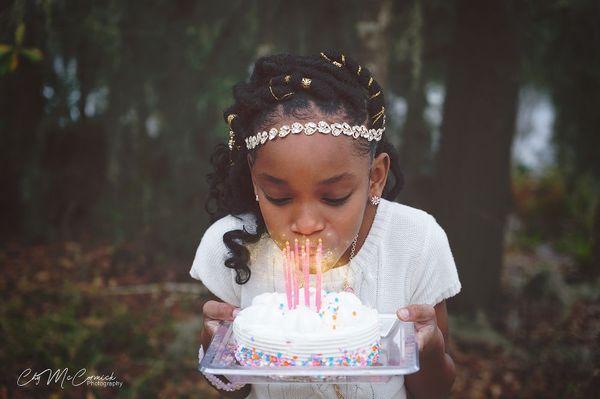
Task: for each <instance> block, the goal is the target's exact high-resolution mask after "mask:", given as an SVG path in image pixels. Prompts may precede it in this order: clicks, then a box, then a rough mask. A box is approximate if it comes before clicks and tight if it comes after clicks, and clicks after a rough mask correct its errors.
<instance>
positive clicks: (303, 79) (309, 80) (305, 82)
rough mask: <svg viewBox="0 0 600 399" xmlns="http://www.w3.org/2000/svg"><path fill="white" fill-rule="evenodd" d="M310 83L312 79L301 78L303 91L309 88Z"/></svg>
mask: <svg viewBox="0 0 600 399" xmlns="http://www.w3.org/2000/svg"><path fill="white" fill-rule="evenodd" d="M311 82H312V79H310V78H302V87H304V88H305V89H308V88H309V87H310V83H311Z"/></svg>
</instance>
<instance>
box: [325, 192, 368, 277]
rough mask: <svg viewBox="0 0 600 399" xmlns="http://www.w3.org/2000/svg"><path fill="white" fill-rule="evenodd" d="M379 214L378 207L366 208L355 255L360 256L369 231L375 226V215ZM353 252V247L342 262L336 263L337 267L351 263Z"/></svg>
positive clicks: (343, 257) (342, 258)
mask: <svg viewBox="0 0 600 399" xmlns="http://www.w3.org/2000/svg"><path fill="white" fill-rule="evenodd" d="M376 213H377V207H376V206H372V205H370V204H368V205H367V207H366V208H365V213H364V216H363V220H362V224H361V225H360V229H359V230H358V239H357V240H356V248H355V250H354V255H355V256H356V254H358V251H360V249H361V248H362V246H363V244H364V243H365V241H366V239H367V236H368V235H369V231H370V230H371V226H372V225H373V221H374V220H375V214H376ZM351 252H352V246H350V247H349V248H348V250H347V251H346V252H345V253H344V254H343V255H342V257H341V258H340V260H339V261H338V262H337V263H336V265H335V266H334V268H335V267H340V266H345V265H347V264H348V262H350V253H351Z"/></svg>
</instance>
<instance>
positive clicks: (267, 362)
mask: <svg viewBox="0 0 600 399" xmlns="http://www.w3.org/2000/svg"><path fill="white" fill-rule="evenodd" d="M379 348H380V344H379V342H375V343H374V344H373V345H372V346H370V347H369V348H368V349H367V350H359V351H354V352H349V351H343V355H342V356H339V357H331V356H330V357H323V355H322V354H321V353H316V354H314V355H312V356H311V357H310V359H304V360H303V359H299V358H298V356H297V355H292V357H286V356H283V354H282V353H281V352H278V353H276V354H269V353H263V352H261V351H256V349H255V348H247V347H244V346H240V347H238V349H237V350H236V351H235V358H236V359H237V361H238V362H240V364H241V365H242V366H252V367H278V366H304V367H324V366H325V367H332V366H348V367H365V366H373V365H376V364H377V362H378V361H379Z"/></svg>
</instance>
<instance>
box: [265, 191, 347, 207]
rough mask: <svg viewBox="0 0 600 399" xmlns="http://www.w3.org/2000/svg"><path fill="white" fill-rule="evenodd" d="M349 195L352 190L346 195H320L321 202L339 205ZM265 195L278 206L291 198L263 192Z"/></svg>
mask: <svg viewBox="0 0 600 399" xmlns="http://www.w3.org/2000/svg"><path fill="white" fill-rule="evenodd" d="M351 195H352V192H351V193H349V194H348V195H345V196H342V197H336V196H324V197H322V200H323V202H325V203H326V204H328V205H332V206H340V205H343V204H344V203H345V202H346V201H347V200H348V198H350V196H351ZM265 197H266V198H267V200H269V202H271V203H272V204H274V205H278V206H283V205H286V204H288V203H289V202H290V201H291V200H292V198H291V197H277V198H276V197H271V196H269V195H268V194H267V193H265Z"/></svg>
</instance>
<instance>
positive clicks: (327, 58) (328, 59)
mask: <svg viewBox="0 0 600 399" xmlns="http://www.w3.org/2000/svg"><path fill="white" fill-rule="evenodd" d="M321 57H323V58H325V59H326V60H327V61H329V62H331V63H332V64H333V65H335V66H336V67H338V68H341V67H342V66H343V65H342V64H340V63H339V62H337V61H334V60H332V59H331V58H329V57H327V56H326V55H325V53H321ZM342 60H345V57H344V56H343V55H342Z"/></svg>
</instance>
